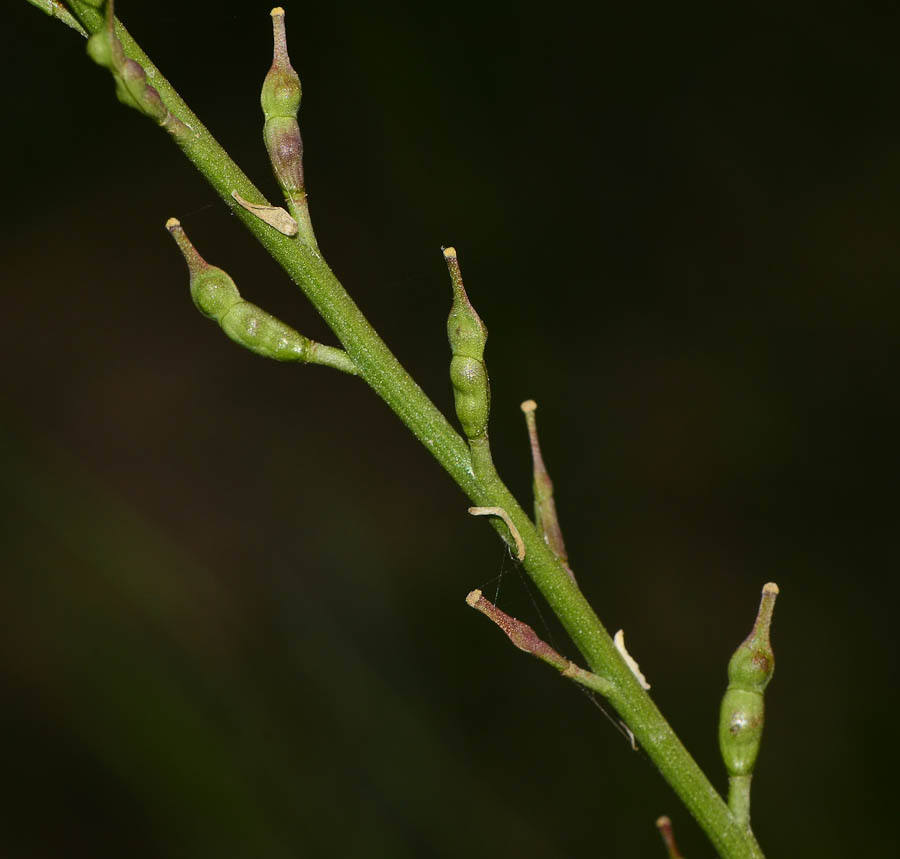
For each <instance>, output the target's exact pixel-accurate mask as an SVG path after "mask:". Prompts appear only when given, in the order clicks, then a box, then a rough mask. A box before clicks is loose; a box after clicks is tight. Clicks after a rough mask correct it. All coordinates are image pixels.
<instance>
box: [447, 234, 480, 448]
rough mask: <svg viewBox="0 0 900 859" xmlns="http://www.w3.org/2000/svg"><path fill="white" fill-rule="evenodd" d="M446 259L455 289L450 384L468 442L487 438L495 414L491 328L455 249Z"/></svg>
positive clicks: (450, 326) (449, 333)
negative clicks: (487, 357) (487, 352)
mask: <svg viewBox="0 0 900 859" xmlns="http://www.w3.org/2000/svg"><path fill="white" fill-rule="evenodd" d="M444 259H445V260H446V262H447V269H448V271H449V272H450V281H451V283H452V285H453V304H452V306H451V308H450V317H449V318H448V319H447V339H448V340H449V341H450V351H451V352H452V353H453V358H452V359H451V361H450V381H451V383H452V384H453V398H454V402H455V405H456V416H457V417H458V418H459V422H460V424H461V425H462V428H463V432H464V433H465V435H466V438H468V439H470V440H471V439H482V438H487V428H488V415H489V414H490V410H491V386H490V381H489V379H488V373H487V367H486V366H485V364H484V360H483V358H484V346H485V343H487V328H486V327H485V324H484V323H483V322H482V321H481V318H480V317H479V316H478V314H477V313H476V312H475V308H474V307H472V303H471V302H470V301H469V296H468V295H466V290H465V287H464V286H463V282H462V274H461V273H460V270H459V260H458V259H457V256H456V250H455V248H445V249H444Z"/></svg>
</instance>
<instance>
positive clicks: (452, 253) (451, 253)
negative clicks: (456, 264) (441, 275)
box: [443, 247, 456, 259]
mask: <svg viewBox="0 0 900 859" xmlns="http://www.w3.org/2000/svg"><path fill="white" fill-rule="evenodd" d="M443 251H444V259H456V248H453V247H450V248H443Z"/></svg>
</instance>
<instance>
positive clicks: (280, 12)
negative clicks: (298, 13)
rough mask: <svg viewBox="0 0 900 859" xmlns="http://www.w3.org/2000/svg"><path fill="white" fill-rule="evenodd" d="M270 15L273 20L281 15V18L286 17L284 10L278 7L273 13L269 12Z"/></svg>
mask: <svg viewBox="0 0 900 859" xmlns="http://www.w3.org/2000/svg"><path fill="white" fill-rule="evenodd" d="M269 14H270V15H271V16H272V17H273V18H274V17H275V16H276V15H281V17H282V18H283V17H284V9H282V8H281V6H276V7H275V8H274V9H273V10H272V11H271V12H269Z"/></svg>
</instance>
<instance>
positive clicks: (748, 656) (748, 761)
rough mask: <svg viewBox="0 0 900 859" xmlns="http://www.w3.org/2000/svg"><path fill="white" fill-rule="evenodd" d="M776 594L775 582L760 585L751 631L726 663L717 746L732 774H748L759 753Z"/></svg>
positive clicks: (771, 669) (770, 669) (772, 665)
mask: <svg viewBox="0 0 900 859" xmlns="http://www.w3.org/2000/svg"><path fill="white" fill-rule="evenodd" d="M777 594H778V586H777V585H776V584H774V583H769V584H767V585H766V586H765V587H764V588H763V593H762V600H761V601H760V606H759V614H758V615H757V618H756V623H755V624H754V625H753V630H752V631H751V632H750V635H749V636H748V637H747V638H746V640H745V641H744V642H743V644H741V646H740V647H738V649H737V650H736V651H735V652H734V655H733V656H732V657H731V660H730V661H729V663H728V689H727V690H726V692H725V696H724V697H723V699H722V708H721V712H720V716H719V748H720V750H721V752H722V759H723V760H724V761H725V767H726V768H727V770H728V774H729V775H730V776H732V777H735V776H749V775H750V774H751V773H752V772H753V765H754V764H755V763H756V756H757V754H758V753H759V746H760V741H761V739H762V730H763V717H764V713H765V708H764V704H763V692H764V691H765V688H766V686H767V685H768V683H769V680H771V678H772V674H773V672H774V670H775V656H774V653H773V652H772V645H771V642H770V640H769V629H770V627H771V623H772V611H773V609H774V607H775V597H776V596H777Z"/></svg>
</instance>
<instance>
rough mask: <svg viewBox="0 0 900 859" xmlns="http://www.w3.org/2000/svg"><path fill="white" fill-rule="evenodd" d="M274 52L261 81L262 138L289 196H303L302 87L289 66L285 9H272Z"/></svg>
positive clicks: (290, 197)
mask: <svg viewBox="0 0 900 859" xmlns="http://www.w3.org/2000/svg"><path fill="white" fill-rule="evenodd" d="M272 32H273V36H274V52H273V59H272V67H271V68H270V69H269V72H268V74H267V75H266V77H265V80H264V81H263V87H262V93H261V95H260V102H261V104H262V109H263V114H264V116H265V125H264V126H263V139H264V141H265V144H266V150H267V151H268V153H269V160H270V161H271V162H272V169H273V170H274V171H275V176H276V178H277V179H278V182H279V184H280V185H281V188H282V190H283V191H284V193H285V195H286V196H287V197H288V199H293V198H294V197H298V196H299V197H302V196H303V195H304V193H305V191H304V184H303V140H302V138H301V137H300V126H299V125H298V123H297V111H298V110H299V109H300V97H301V95H302V89H301V86H300V77H299V75H298V74H297V72H295V71H294V69H293V67H292V66H291V61H290V58H289V57H288V50H287V35H286V32H285V26H284V9H282V8H281V7H280V6H279V7H276V8H275V9H273V10H272Z"/></svg>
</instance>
